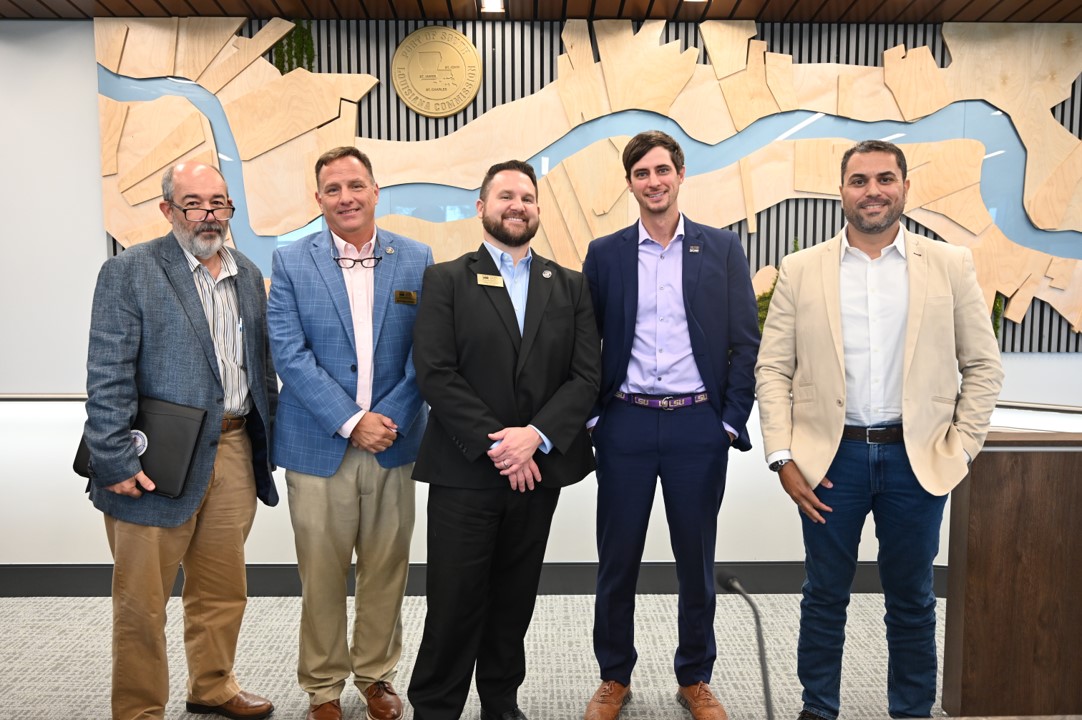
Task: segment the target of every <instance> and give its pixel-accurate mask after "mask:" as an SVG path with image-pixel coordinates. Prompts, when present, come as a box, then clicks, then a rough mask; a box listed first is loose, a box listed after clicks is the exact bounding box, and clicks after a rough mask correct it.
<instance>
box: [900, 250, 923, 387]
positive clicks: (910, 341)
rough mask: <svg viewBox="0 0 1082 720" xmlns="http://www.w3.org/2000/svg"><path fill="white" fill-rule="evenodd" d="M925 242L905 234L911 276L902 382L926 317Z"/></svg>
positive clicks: (907, 373)
mask: <svg viewBox="0 0 1082 720" xmlns="http://www.w3.org/2000/svg"><path fill="white" fill-rule="evenodd" d="M922 244H923V240H922V239H921V237H920V236H919V235H914V234H912V233H910V232H906V233H905V265H906V268H905V269H906V272H907V273H908V274H909V309H908V314H907V315H906V321H905V365H904V366H903V367H902V378H903V380H902V382H903V383H904V382H905V378H906V377H908V376H909V367H910V365H911V364H912V363H913V354H914V352H915V351H916V349H917V335H918V333H919V331H920V323H921V319H922V318H923V316H924V299H925V296H926V295H927V294H928V262H927V260H926V259H925V257H924V248H923V247H922Z"/></svg>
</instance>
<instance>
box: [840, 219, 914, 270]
mask: <svg viewBox="0 0 1082 720" xmlns="http://www.w3.org/2000/svg"><path fill="white" fill-rule="evenodd" d="M850 248H852V249H853V250H856V249H857V248H854V247H853V246H852V245H850V244H849V225H848V224H846V226H845V230H844V231H843V232H842V251H841V253H840V254H841V258H840V259H839V262H845V256H846V255H848V254H849V250H850ZM891 248H895V249H896V250H897V251H898V255H899V256H900V257H901V258H902V260H905V230H903V229H902V226H901V225H898V234H897V235H895V236H894V242H892V243H891V244H890V245H887V246H886V247H885V248H883V252H884V253H885V252H886V251H887V250H889V249H891ZM880 257H882V255H880Z"/></svg>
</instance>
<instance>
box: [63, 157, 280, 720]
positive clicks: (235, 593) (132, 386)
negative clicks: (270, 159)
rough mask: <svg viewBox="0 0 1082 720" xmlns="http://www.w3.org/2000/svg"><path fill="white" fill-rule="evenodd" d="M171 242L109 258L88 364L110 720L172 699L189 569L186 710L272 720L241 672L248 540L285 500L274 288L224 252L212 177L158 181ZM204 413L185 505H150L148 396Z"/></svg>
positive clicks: (180, 168)
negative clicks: (276, 437)
mask: <svg viewBox="0 0 1082 720" xmlns="http://www.w3.org/2000/svg"><path fill="white" fill-rule="evenodd" d="M159 207H160V208H161V211H162V214H163V215H165V217H166V219H168V220H169V222H170V223H172V226H173V231H172V232H171V233H169V234H168V235H166V236H165V237H161V238H158V239H157V240H153V241H151V242H147V243H143V244H141V245H136V246H135V247H132V248H130V249H128V250H125V251H124V252H122V253H120V254H119V255H117V256H116V257H113V258H111V259H109V260H107V261H106V262H105V264H104V265H103V266H102V268H101V272H100V273H99V275H98V283H97V288H96V289H95V291H94V306H93V310H92V314H91V323H90V347H89V353H88V358H87V402H86V414H87V421H86V427H85V431H84V436H85V438H86V443H87V446H88V448H89V450H90V475H91V479H90V482H89V484H88V487H87V490H88V492H89V493H90V500H91V502H93V503H94V506H95V507H96V508H97V509H98V510H101V511H102V513H104V515H105V530H106V533H107V536H108V539H109V549H110V550H111V551H112V554H113V562H114V566H113V683H112V717H113V718H114V720H134V719H136V718H138V719H140V720H142V719H144V718H162V717H164V716H165V706H166V703H167V701H168V699H169V666H168V661H167V655H166V647H165V609H166V602H167V601H168V599H169V595H170V592H171V590H172V587H173V581H174V580H175V579H176V576H177V569H178V567H179V566H181V565H183V566H184V591H183V597H184V628H185V630H184V648H185V651H186V653H187V659H188V696H187V710H188V712H191V713H196V714H216V715H221V716H223V717H227V718H264V717H267V716H268V715H270V714H271V712H272V711H273V709H274V708H273V706H272V705H271V703H270V702H269V701H268V700H265V699H263V698H261V697H258V696H256V695H253V694H251V693H248V692H245V691H243V690H241V688H240V685H239V684H238V683H237V680H236V678H235V677H234V675H233V660H234V656H235V654H236V648H237V635H238V634H239V632H240V625H241V619H242V618H243V616H244V607H245V604H246V602H247V585H246V580H245V566H244V541H245V540H246V539H247V537H248V532H249V530H250V529H251V527H252V520H253V518H254V517H255V509H256V498H257V497H258V498H259V499H260V500H262V501H263V502H264V503H265V504H267V505H276V504H277V503H278V493H277V491H276V490H275V487H274V481H273V479H272V477H271V470H272V468H271V466H270V463H269V461H268V458H269V457H270V455H269V447H268V435H269V431H270V427H271V422H272V419H273V417H274V411H275V406H276V404H277V398H278V380H277V378H276V377H275V374H274V367H273V364H272V362H271V356H270V350H269V347H268V343H267V332H266V320H267V312H266V308H267V302H266V291H265V290H264V285H263V276H262V274H261V273H260V272H259V269H258V268H257V267H256V266H255V265H254V264H252V262H251V261H249V260H248V259H247V258H246V257H244V256H243V255H241V254H240V253H239V252H237V251H236V250H233V249H232V248H226V247H225V246H224V245H225V235H226V229H227V227H228V225H229V219H230V218H232V217H233V203H232V201H231V200H230V198H229V191H228V189H227V187H226V183H225V179H224V178H223V177H222V175H221V173H220V172H219V171H218V170H217V169H216V168H214V167H212V166H209V165H203V164H200V163H181V164H178V165H176V166H174V167H171V168H169V169H168V170H166V172H165V174H164V175H163V177H162V201H161V204H160V205H159ZM141 397H150V398H157V399H159V400H165V401H168V402H173V403H177V404H180V405H187V406H191V407H196V408H202V409H204V410H205V411H206V420H205V422H204V424H203V428H202V431H201V433H200V436H199V440H198V445H197V446H196V450H195V455H194V457H193V459H192V465H191V470H190V474H189V476H188V481H187V484H186V486H185V488H184V491H183V493H182V494H181V495H180V496H179V497H176V498H167V497H163V496H161V495H157V494H154V490H155V484H154V480H155V478H153V477H148V476H147V474H146V473H144V472H143V470H142V468H141V466H140V461H139V455H138V453H137V449H136V445H135V443H133V442H132V423H133V421H134V420H135V417H136V413H137V409H138V403H139V399H140V398H141Z"/></svg>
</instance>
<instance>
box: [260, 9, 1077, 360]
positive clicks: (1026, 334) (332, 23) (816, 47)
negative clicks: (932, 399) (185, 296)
mask: <svg viewBox="0 0 1082 720" xmlns="http://www.w3.org/2000/svg"><path fill="white" fill-rule="evenodd" d="M263 24H264V22H263V21H257V20H253V21H250V22H249V23H248V24H247V26H246V29H245V34H247V35H252V34H254V33H255V32H256V31H258V30H259V28H260V27H262V26H263ZM427 24H433V23H424V22H420V21H410V22H405V21H402V22H397V21H353V20H327V21H313V22H312V33H313V36H314V40H315V47H316V60H315V66H314V68H313V70H315V71H316V72H343V73H369V74H371V75H374V76H376V77H378V78H381V79H384V78H386V80H385V81H383V82H381V83H380V84H379V85H377V86H376V87H375V88H373V90H372V91H371V92H370V93H369V94H368V96H367V97H365V99H364V100H362V101H361V104H360V128H359V129H358V135H359V136H361V137H371V138H378V139H381V140H399V141H414V140H429V139H432V138H437V137H442V136H444V135H448V134H450V133H453V132H454V131H455V130H457V129H459V128H461V127H463V126H464V125H466V124H467V123H469V122H471V121H473V120H474V119H476V118H477V117H478V116H479V115H481V114H483V113H484V112H485V111H487V110H490V109H492V108H494V107H497V106H499V105H501V104H503V103H505V102H511V101H513V100H517V99H519V98H522V97H526V96H528V95H530V94H531V93H534V92H536V91H537V90H539V89H541V88H542V87H544V86H545V85H547V84H548V83H550V82H552V81H553V80H555V79H556V58H557V57H558V56H559V54H560V51H561V49H562V48H561V44H560V32H561V30H562V28H563V25H562V23H559V22H492V21H476V22H444V23H441V24H444V25H449V26H451V27H453V28H455V29H456V30H458V31H459V32H461V33H463V34H464V35H466V37H468V38H470V40H471V41H472V42H473V44H474V45H475V46H476V47H477V49H478V50H479V51H480V53H481V62H482V68H483V72H484V84H483V85H482V87H481V90H480V91H479V92H478V94H477V98H476V99H475V100H474V101H473V103H472V104H471V105H470V106H469V107H468V108H467V109H466V110H464V111H463V112H461V113H458V114H457V115H455V116H452V117H449V118H439V119H433V118H426V117H423V116H420V115H418V114H416V113H414V112H413V111H411V110H409V109H408V108H407V107H406V105H405V104H404V103H401V102H399V100H398V98H397V96H396V95H395V92H394V87H393V85H392V84H391V82H390V79H389V78H390V74H389V68H390V64H391V58H392V57H393V55H394V51H395V48H396V47H397V46H398V43H399V42H400V41H401V40H402V39H403V38H405V37H406V36H407V35H408V34H409V33H411V32H413V31H414V30H416V29H418V28H419V27H422V26H424V25H427ZM636 29H637V28H636ZM758 30H759V34H758V39H761V40H763V41H765V42H766V43H767V49H768V50H769V51H770V52H776V53H786V54H790V55H792V56H793V61H794V62H797V63H817V62H831V63H843V64H854V65H865V66H881V65H882V53H883V51H884V50H887V49H889V48H892V47H894V46H896V45H902V44H904V45H905V46H906V47H919V46H922V45H926V46H928V48H929V49H930V50H931V53H932V56H933V57H934V58H935V60H936V62H937V63H938V64H939V65H940V67H946V66H947V65H949V64H950V53H949V51H948V49H947V47H946V45H945V44H944V42H943V37H942V33H941V31H940V30H941V28H940V26H939V25H860V24H837V25H834V24H793V23H760V24H759V27H758ZM662 39H663V41H665V42H679V43H680V44H681V47H682V48H683V49H688V48H700V51H699V62H700V63H705V62H707V58H706V53H705V50H704V49H701V43H700V42H699V36H698V26H697V25H696V24H695V23H668V24H667V25H666V26H665V30H664V32H663V33H662ZM1053 116H1054V117H1055V118H1056V120H1057V121H1058V122H1060V123H1061V124H1062V125H1063V126H1064V127H1065V128H1067V129H1068V130H1069V131H1070V132H1071V133H1072V134H1074V135H1075V136H1077V137H1082V77H1080V78H1078V79H1076V80H1075V82H1074V85H1073V86H1072V92H1071V96H1070V98H1068V99H1067V100H1066V101H1064V102H1063V103H1061V104H1060V105H1058V106H1056V107H1055V108H1054V109H1053ZM757 220H758V226H759V231H758V232H757V233H755V234H754V235H752V234H749V233H748V231H747V223H746V222H741V223H739V224H738V225H735V226H733V227H732V228H731V229H732V230H734V231H735V232H737V233H738V234H739V235H740V236H741V238H742V239H743V241H744V247H745V251H746V252H747V255H748V260H749V263H750V264H751V269H752V272H755V271H756V270H758V269H759V268H761V267H763V266H765V265H777V264H778V262H780V260H781V258H782V257H783V256H784V255H785V254H786V253H787V252H790V251H791V249H792V247H793V243H794V239H795V240H796V242H797V244H798V245H799V246H800V247H808V246H810V245H814V244H816V243H820V242H822V241H824V240H826V239H829V238H830V237H832V236H833V235H834V234H835V233H837V232H838V230H840V229H841V225H842V215H841V208H840V206H839V204H838V202H837V201H831V200H789V201H786V202H783V203H780V204H779V205H776V206H774V207H772V208H769V209H768V210H765V211H763V212H761V213H759V215H758V218H757ZM906 226H907V227H908V228H909V229H910V230H913V231H916V232H921V233H923V234H925V235H928V236H930V237H936V236H935V234H934V233H932V232H930V231H928V230H926V229H925V228H923V227H921V226H919V225H918V224H917V223H914V222H912V221H909V220H906ZM1000 345H1001V347H1002V348H1003V350H1004V351H1006V352H1082V333H1075V332H1072V331H1071V328H1070V325H1069V324H1068V323H1067V322H1066V321H1065V320H1064V319H1063V318H1062V317H1061V316H1060V315H1059V314H1058V313H1056V312H1055V311H1054V310H1053V309H1052V308H1051V306H1049V305H1047V304H1046V303H1044V302H1041V301H1035V302H1034V303H1033V304H1032V306H1031V307H1030V310H1029V312H1028V313H1027V314H1026V317H1025V319H1024V320H1023V321H1022V322H1021V323H1017V324H1016V323H1012V322H1010V321H1008V320H1004V321H1003V323H1002V328H1001V330H1000Z"/></svg>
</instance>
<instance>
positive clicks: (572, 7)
mask: <svg viewBox="0 0 1082 720" xmlns="http://www.w3.org/2000/svg"><path fill="white" fill-rule="evenodd" d="M504 5H505V8H506V11H505V12H504V13H502V14H492V15H490V14H487V13H486V14H482V13H481V12H480V2H478V1H476V0H0V19H43V20H57V19H86V18H93V17H170V16H176V17H189V16H208V17H209V16H229V17H248V18H272V17H284V18H287V19H291V20H296V19H305V18H307V19H337V18H348V19H358V20H433V21H440V20H479V19H480V20H488V19H491V20H565V19H569V18H586V19H590V20H606V19H625V20H645V19H660V20H671V21H680V22H701V21H703V20H758V21H760V22H815V23H890V24H895V23H940V22H1082V2H1080V0H707V1H706V2H690V1H689V0H504Z"/></svg>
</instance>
